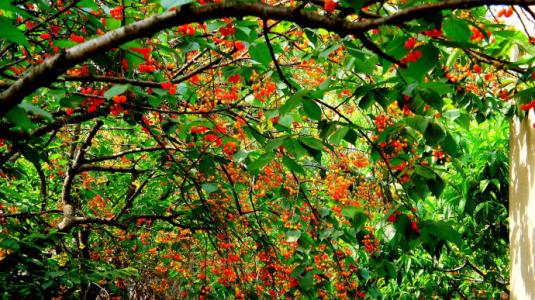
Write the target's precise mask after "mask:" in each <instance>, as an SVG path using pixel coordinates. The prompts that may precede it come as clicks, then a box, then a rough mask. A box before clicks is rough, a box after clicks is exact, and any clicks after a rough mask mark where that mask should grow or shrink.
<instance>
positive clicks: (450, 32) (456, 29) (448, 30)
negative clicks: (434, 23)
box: [442, 17, 472, 43]
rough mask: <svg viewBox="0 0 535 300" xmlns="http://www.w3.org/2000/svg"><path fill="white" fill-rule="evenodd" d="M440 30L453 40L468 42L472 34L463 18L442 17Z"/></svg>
mask: <svg viewBox="0 0 535 300" xmlns="http://www.w3.org/2000/svg"><path fill="white" fill-rule="evenodd" d="M442 30H443V31H444V34H445V35H446V36H447V37H449V38H450V39H451V40H452V41H455V42H461V43H462V42H468V41H469V40H470V37H471V36H472V32H471V31H470V28H468V25H467V24H466V23H465V22H464V21H463V20H460V19H457V18H453V17H450V18H446V19H444V22H443V23H442Z"/></svg>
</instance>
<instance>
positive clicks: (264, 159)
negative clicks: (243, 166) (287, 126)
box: [247, 152, 275, 171]
mask: <svg viewBox="0 0 535 300" xmlns="http://www.w3.org/2000/svg"><path fill="white" fill-rule="evenodd" d="M274 158H275V152H269V153H266V154H264V155H262V156H260V157H259V158H258V159H256V160H255V161H253V162H251V163H249V164H248V165H247V167H248V169H249V170H251V171H253V170H259V169H261V168H262V167H264V166H265V165H267V164H268V163H269V162H271V161H272V160H273V159H274Z"/></svg>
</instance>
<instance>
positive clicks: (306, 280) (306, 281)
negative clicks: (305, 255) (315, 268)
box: [299, 272, 314, 291]
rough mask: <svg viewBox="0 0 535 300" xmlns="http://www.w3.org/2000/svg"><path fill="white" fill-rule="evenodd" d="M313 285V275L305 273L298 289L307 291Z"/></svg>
mask: <svg viewBox="0 0 535 300" xmlns="http://www.w3.org/2000/svg"><path fill="white" fill-rule="evenodd" d="M313 285H314V274H312V272H307V273H306V274H305V276H303V278H301V280H299V287H301V288H302V289H303V290H305V291H308V290H310V289H311V288H312V286H313Z"/></svg>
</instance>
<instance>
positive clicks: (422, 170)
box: [414, 165, 436, 179]
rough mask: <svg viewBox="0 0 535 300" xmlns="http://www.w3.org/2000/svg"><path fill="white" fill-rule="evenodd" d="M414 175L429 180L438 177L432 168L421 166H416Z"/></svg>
mask: <svg viewBox="0 0 535 300" xmlns="http://www.w3.org/2000/svg"><path fill="white" fill-rule="evenodd" d="M414 173H416V174H418V175H420V176H422V177H423V178H427V179H434V178H435V177H436V175H435V172H433V170H431V168H429V167H426V166H421V165H415V166H414Z"/></svg>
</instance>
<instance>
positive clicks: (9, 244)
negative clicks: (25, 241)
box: [0, 238, 20, 251]
mask: <svg viewBox="0 0 535 300" xmlns="http://www.w3.org/2000/svg"><path fill="white" fill-rule="evenodd" d="M0 248H3V249H9V250H13V251H17V250H19V249H20V244H19V243H18V242H17V240H15V239H12V238H6V239H3V240H1V241H0Z"/></svg>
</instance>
